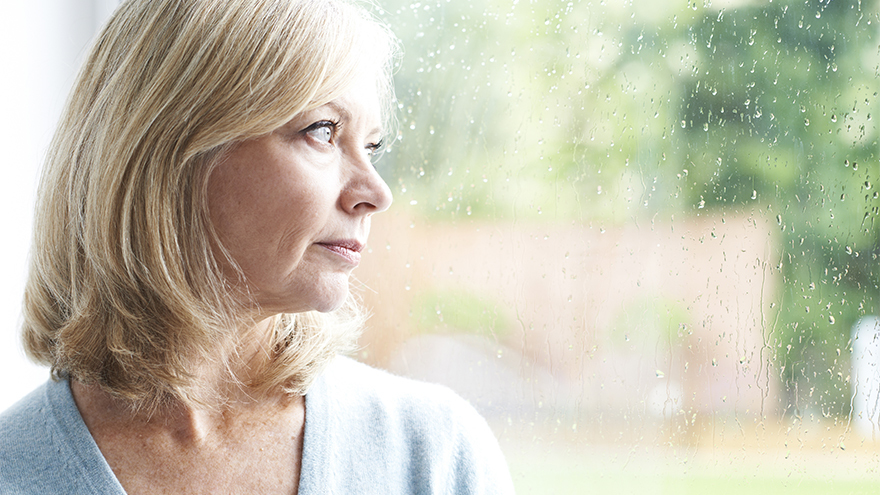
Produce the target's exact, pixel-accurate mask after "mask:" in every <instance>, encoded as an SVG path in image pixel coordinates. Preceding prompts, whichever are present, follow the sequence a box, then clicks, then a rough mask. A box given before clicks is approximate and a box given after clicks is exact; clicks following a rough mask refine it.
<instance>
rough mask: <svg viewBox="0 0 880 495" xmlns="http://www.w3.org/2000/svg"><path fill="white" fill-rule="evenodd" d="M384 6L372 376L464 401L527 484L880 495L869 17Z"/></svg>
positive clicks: (481, 1) (689, 5)
mask: <svg viewBox="0 0 880 495" xmlns="http://www.w3.org/2000/svg"><path fill="white" fill-rule="evenodd" d="M382 8H383V12H381V13H380V15H381V16H382V17H384V18H385V19H387V20H388V22H389V23H390V25H391V26H393V29H394V30H395V31H396V33H397V34H398V36H400V38H401V41H402V44H403V46H404V49H405V55H404V56H403V58H402V59H401V60H400V61H399V67H398V68H397V72H396V76H395V77H396V90H397V100H398V101H397V107H398V120H399V123H398V126H397V128H396V129H395V132H396V134H395V135H393V136H391V138H390V139H389V142H391V149H390V150H389V152H388V153H386V155H385V156H384V157H383V159H382V161H380V162H379V163H378V167H379V170H380V172H381V173H382V174H383V176H384V177H385V178H386V180H387V181H388V183H389V185H390V186H391V187H392V190H393V191H394V193H395V196H396V201H395V203H394V206H393V207H392V208H391V210H390V211H389V213H388V214H386V215H385V216H384V218H377V220H376V222H375V226H374V234H373V236H374V237H373V241H372V245H373V246H382V249H376V248H375V247H374V248H373V251H374V253H373V255H372V257H370V259H369V260H367V258H366V257H365V262H364V266H363V270H362V271H361V273H360V275H359V277H360V279H361V280H362V282H363V283H364V284H365V285H366V286H367V287H369V288H370V290H365V291H363V292H364V295H363V297H364V299H365V300H366V302H367V304H368V306H370V307H371V308H372V311H373V317H372V319H371V320H370V322H369V328H368V330H367V332H366V333H365V334H364V337H363V339H362V341H361V344H362V345H363V348H362V351H361V356H360V357H361V358H362V359H364V360H366V361H369V362H371V363H373V364H376V365H379V366H382V367H386V368H389V369H392V370H394V371H396V372H399V373H404V374H407V375H410V376H413V377H416V378H419V379H425V380H430V381H435V382H440V383H444V384H446V385H448V386H449V387H451V388H453V389H454V390H456V391H457V392H458V393H459V394H461V395H463V396H464V397H466V398H467V399H468V400H470V402H471V403H472V404H473V405H474V406H475V407H476V408H477V409H478V410H479V411H480V412H482V413H483V414H484V415H485V416H486V417H487V419H488V420H489V423H490V425H491V426H492V427H493V429H494V430H495V432H496V434H497V435H498V436H499V439H500V442H501V444H502V447H503V448H504V450H505V452H506V455H507V458H508V461H509V463H510V465H511V470H512V472H513V476H514V481H515V483H516V484H517V489H518V493H584V491H585V490H586V489H589V490H590V492H591V493H645V492H648V493H653V492H656V491H658V490H660V492H662V493H679V492H682V491H687V490H690V489H693V490H701V491H707V492H712V491H717V490H718V489H719V488H725V487H728V486H740V487H743V489H744V490H745V491H747V492H749V493H819V492H825V491H827V489H828V487H830V486H832V485H831V483H834V485H833V486H834V487H835V488H836V489H844V490H850V491H859V490H862V491H864V492H865V493H867V492H868V491H869V488H870V487H875V486H876V482H877V480H878V479H877V475H876V465H877V462H878V460H880V459H878V454H877V453H876V452H877V447H878V445H877V442H878V441H880V411H878V409H877V404H878V402H877V401H878V398H880V378H878V376H880V370H878V367H880V357H878V356H880V343H878V342H880V323H878V322H880V320H878V315H880V308H878V297H880V288H878V282H880V270H878V267H880V264H878V259H877V257H878V254H880V224H878V215H880V198H878V191H877V187H876V184H877V181H878V175H880V156H878V155H880V145H878V127H877V125H876V119H875V118H874V117H873V116H874V114H876V113H877V112H878V91H880V37H878V31H877V28H878V25H880V17H878V4H877V2H876V1H866V0H861V1H859V0H840V1H837V0H835V1H834V2H830V1H825V0H822V1H817V0H811V1H794V2H780V1H773V2H751V1H745V0H724V1H712V2H710V1H708V0H707V1H696V2H694V1H686V2H648V1H647V0H631V1H623V2H610V1H588V2H573V1H572V2H568V1H548V2H531V1H526V0H513V1H510V0H505V1H503V2H502V1H489V0H475V1H470V2H467V1H464V0H439V1H430V2H416V3H410V2H401V1H397V0H390V1H384V2H382ZM841 487H842V488H841ZM870 491H873V490H870Z"/></svg>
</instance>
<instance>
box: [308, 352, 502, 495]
mask: <svg viewBox="0 0 880 495" xmlns="http://www.w3.org/2000/svg"><path fill="white" fill-rule="evenodd" d="M316 385H318V386H319V387H320V392H318V391H316V392H318V393H317V395H318V396H319V397H322V398H323V401H324V402H325V403H324V407H325V409H324V412H325V414H326V418H321V419H319V420H318V421H321V422H323V421H326V424H325V425H324V426H325V427H326V429H327V431H328V432H329V435H330V436H331V438H328V440H329V442H331V446H329V447H328V449H329V450H332V451H334V453H335V454H334V455H331V457H334V456H335V455H341V457H340V459H348V460H349V461H348V462H354V463H357V464H359V465H360V466H362V467H364V469H365V470H368V471H370V473H369V474H367V475H366V476H368V477H372V476H377V477H378V478H380V479H384V480H385V481H386V482H387V481H388V480H396V481H397V482H399V487H400V490H399V493H449V492H452V493H463V494H466V493H510V492H512V488H510V475H509V472H508V470H507V465H506V462H505V461H504V457H503V455H502V454H501V450H500V449H499V447H498V442H497V441H496V439H495V436H494V435H493V433H492V431H491V430H490V429H489V426H488V425H487V424H486V421H485V420H484V419H483V418H482V417H481V416H480V415H479V414H478V413H477V411H476V410H475V409H474V408H473V407H472V406H471V405H470V404H468V403H467V402H466V401H465V400H464V399H462V398H461V397H459V396H458V395H457V394H455V393H454V392H452V391H451V390H449V389H448V388H446V387H443V386H440V385H436V384H429V383H424V382H419V381H416V380H410V379H407V378H402V377H399V376H395V375H392V374H390V373H387V372H385V371H382V370H377V369H374V368H371V367H369V366H367V365H364V364H362V363H358V362H356V361H353V360H351V359H347V358H338V359H336V360H335V361H334V363H333V364H332V365H331V366H330V367H329V369H328V370H327V371H326V372H325V374H324V375H323V376H322V378H321V380H320V381H319V382H318V383H316ZM311 393H312V392H311V391H310V394H311ZM307 401H309V397H308V396H307ZM313 402H321V400H320V399H319V400H318V401H313ZM310 405H311V404H309V403H308V402H307V410H306V416H307V419H306V423H307V428H308V427H309V414H310V413H316V414H317V411H316V410H315V409H311V410H310ZM313 418H314V416H313ZM306 440H307V442H308V440H309V437H308V433H307V437H306ZM306 448H308V445H306ZM354 459H357V461H354ZM345 469H349V470H350V469H359V467H358V466H351V467H346V468H345ZM360 478H363V476H361V477H360ZM347 488H348V489H349V490H350V489H353V488H354V487H352V486H348V487H347ZM358 488H359V489H360V490H366V489H365V488H363V487H358ZM362 492H364V491H362ZM366 492H368V493H369V491H366ZM393 492H394V490H391V491H389V492H388V493H393ZM377 493H378V492H377Z"/></svg>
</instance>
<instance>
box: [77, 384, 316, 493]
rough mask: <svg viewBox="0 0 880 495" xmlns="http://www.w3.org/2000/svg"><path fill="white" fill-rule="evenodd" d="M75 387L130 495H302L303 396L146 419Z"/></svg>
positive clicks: (177, 411)
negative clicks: (261, 494) (267, 494)
mask: <svg viewBox="0 0 880 495" xmlns="http://www.w3.org/2000/svg"><path fill="white" fill-rule="evenodd" d="M71 388H72V390H73V395H74V398H75V400H76V405H77V407H78V408H79V410H80V413H81V414H82V416H83V419H84V420H85V423H86V426H87V427H88V428H89V432H91V434H92V437H93V438H94V439H95V442H96V443H97V444H98V448H99V449H100V450H101V453H102V454H103V455H104V458H105V459H106V461H107V463H108V464H109V465H110V468H111V469H112V470H113V473H114V474H115V475H116V478H117V479H118V480H119V482H120V484H121V485H122V486H123V488H125V490H126V492H127V493H129V494H132V495H135V494H140V493H151V494H155V493H188V494H197V493H213V494H216V493H276V494H295V493H297V488H298V485H299V472H300V464H301V458H302V448H303V432H304V426H305V400H304V399H303V398H302V397H296V398H279V399H276V400H272V401H250V402H241V403H237V404H234V405H229V406H227V407H225V408H224V409H223V410H220V411H205V410H193V409H187V408H185V407H182V406H181V407H172V408H168V409H166V410H163V411H161V412H159V413H158V414H156V415H154V416H153V417H151V418H144V417H139V416H134V415H132V414H131V412H130V410H129V409H128V408H127V407H126V406H125V405H124V404H120V403H118V402H117V401H115V400H114V399H112V398H110V397H109V396H108V395H107V394H106V393H104V392H103V391H101V390H100V389H98V388H97V387H90V386H84V385H82V384H81V383H79V382H76V381H74V382H72V384H71Z"/></svg>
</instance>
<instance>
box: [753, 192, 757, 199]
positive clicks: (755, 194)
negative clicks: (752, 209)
mask: <svg viewBox="0 0 880 495" xmlns="http://www.w3.org/2000/svg"><path fill="white" fill-rule="evenodd" d="M752 199H758V191H755V190H752Z"/></svg>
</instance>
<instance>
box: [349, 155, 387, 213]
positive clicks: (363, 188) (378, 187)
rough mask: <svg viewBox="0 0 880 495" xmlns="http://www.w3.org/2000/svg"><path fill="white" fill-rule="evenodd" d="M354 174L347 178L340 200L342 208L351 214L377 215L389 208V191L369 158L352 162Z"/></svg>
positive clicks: (359, 158) (360, 158)
mask: <svg viewBox="0 0 880 495" xmlns="http://www.w3.org/2000/svg"><path fill="white" fill-rule="evenodd" d="M352 162H353V163H351V168H352V169H353V170H354V172H353V173H352V174H351V175H350V176H349V178H348V182H347V184H346V185H345V187H344V189H343V191H342V195H341V197H340V200H341V201H342V208H343V209H344V210H345V211H347V212H349V213H352V214H356V215H358V214H359V215H367V214H373V213H379V212H382V211H385V210H387V209H388V207H389V206H391V201H392V197H391V189H390V188H389V187H388V184H386V183H385V181H384V180H382V177H380V176H379V173H378V172H377V171H376V168H375V167H373V164H372V163H371V162H370V160H369V157H358V158H356V159H354V160H352Z"/></svg>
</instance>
